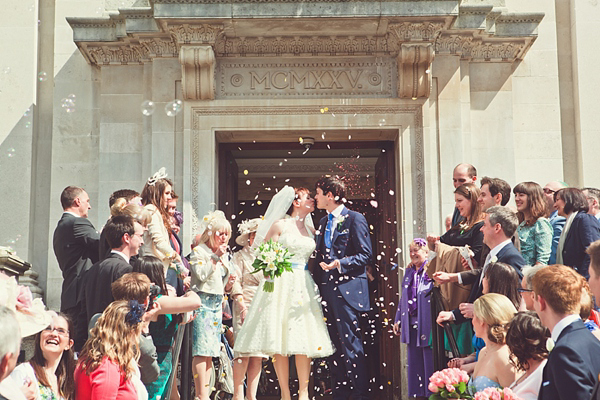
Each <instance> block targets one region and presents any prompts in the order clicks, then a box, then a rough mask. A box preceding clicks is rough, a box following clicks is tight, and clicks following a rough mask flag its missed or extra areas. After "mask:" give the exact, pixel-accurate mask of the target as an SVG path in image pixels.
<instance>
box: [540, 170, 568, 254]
mask: <svg viewBox="0 0 600 400" xmlns="http://www.w3.org/2000/svg"><path fill="white" fill-rule="evenodd" d="M566 187H568V185H567V184H566V183H564V182H557V181H552V182H548V183H547V184H546V186H544V189H542V190H543V191H544V198H545V199H546V217H547V218H548V220H549V221H550V225H552V250H551V251H550V259H549V260H548V265H552V264H556V249H557V248H558V240H559V239H560V234H561V233H562V230H563V228H564V226H565V221H566V218H565V217H561V216H560V215H558V211H557V210H556V208H555V207H554V193H556V192H558V191H559V190H560V189H564V188H566Z"/></svg>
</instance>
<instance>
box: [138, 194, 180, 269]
mask: <svg viewBox="0 0 600 400" xmlns="http://www.w3.org/2000/svg"><path fill="white" fill-rule="evenodd" d="M144 208H145V209H146V210H147V211H148V212H149V213H150V214H151V215H152V219H151V221H150V223H149V224H148V229H147V230H146V231H144V244H143V245H142V247H140V254H141V255H143V256H154V257H157V258H158V259H159V260H161V261H162V262H163V264H164V266H165V268H168V267H169V265H170V264H171V260H173V259H175V258H176V256H177V253H176V252H175V250H173V248H172V247H171V242H170V241H169V232H168V231H167V227H166V226H165V224H164V222H163V219H162V215H161V214H160V211H159V210H158V208H156V206H154V205H153V204H147V205H146V206H145V207H144Z"/></svg>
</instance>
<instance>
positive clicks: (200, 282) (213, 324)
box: [190, 210, 235, 400]
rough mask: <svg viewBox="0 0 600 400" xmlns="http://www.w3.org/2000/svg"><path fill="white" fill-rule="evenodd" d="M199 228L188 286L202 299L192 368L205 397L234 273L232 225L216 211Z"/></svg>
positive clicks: (202, 398) (217, 352)
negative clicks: (224, 302) (224, 301)
mask: <svg viewBox="0 0 600 400" xmlns="http://www.w3.org/2000/svg"><path fill="white" fill-rule="evenodd" d="M199 231H200V232H201V234H200V238H199V239H198V240H197V242H198V243H199V244H198V245H197V246H196V247H194V249H193V250H192V254H191V258H190V275H191V277H192V279H191V287H192V290H193V291H194V292H196V293H198V296H199V297H200V300H201V301H202V306H201V307H200V308H199V309H198V314H197V316H196V319H195V320H194V335H193V344H192V355H193V360H192V369H193V374H194V385H195V387H196V388H197V392H196V395H197V396H198V398H199V399H200V400H208V399H209V394H210V387H209V382H210V375H211V370H212V357H218V356H219V349H220V343H221V342H220V334H221V325H222V303H223V294H224V293H225V292H227V293H229V292H230V291H231V288H232V286H233V283H234V282H235V274H231V266H230V264H229V252H228V248H227V246H228V245H227V244H228V242H229V238H230V237H231V224H230V223H229V221H227V218H226V217H225V214H224V213H223V212H222V211H219V210H217V211H213V212H211V213H209V214H208V215H205V216H204V217H203V218H202V220H201V222H200V230H199Z"/></svg>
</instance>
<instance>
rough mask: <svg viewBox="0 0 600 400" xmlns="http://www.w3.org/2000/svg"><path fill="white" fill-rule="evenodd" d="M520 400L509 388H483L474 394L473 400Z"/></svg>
mask: <svg viewBox="0 0 600 400" xmlns="http://www.w3.org/2000/svg"><path fill="white" fill-rule="evenodd" d="M496 399H498V400H521V399H520V398H519V397H517V395H516V394H514V393H513V391H512V390H510V389H509V388H502V389H501V388H492V387H489V388H485V389H484V390H482V391H481V392H477V393H475V400H496Z"/></svg>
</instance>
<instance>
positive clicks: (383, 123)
mask: <svg viewBox="0 0 600 400" xmlns="http://www.w3.org/2000/svg"><path fill="white" fill-rule="evenodd" d="M384 125H385V119H384V118H381V119H380V120H379V126H384Z"/></svg>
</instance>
